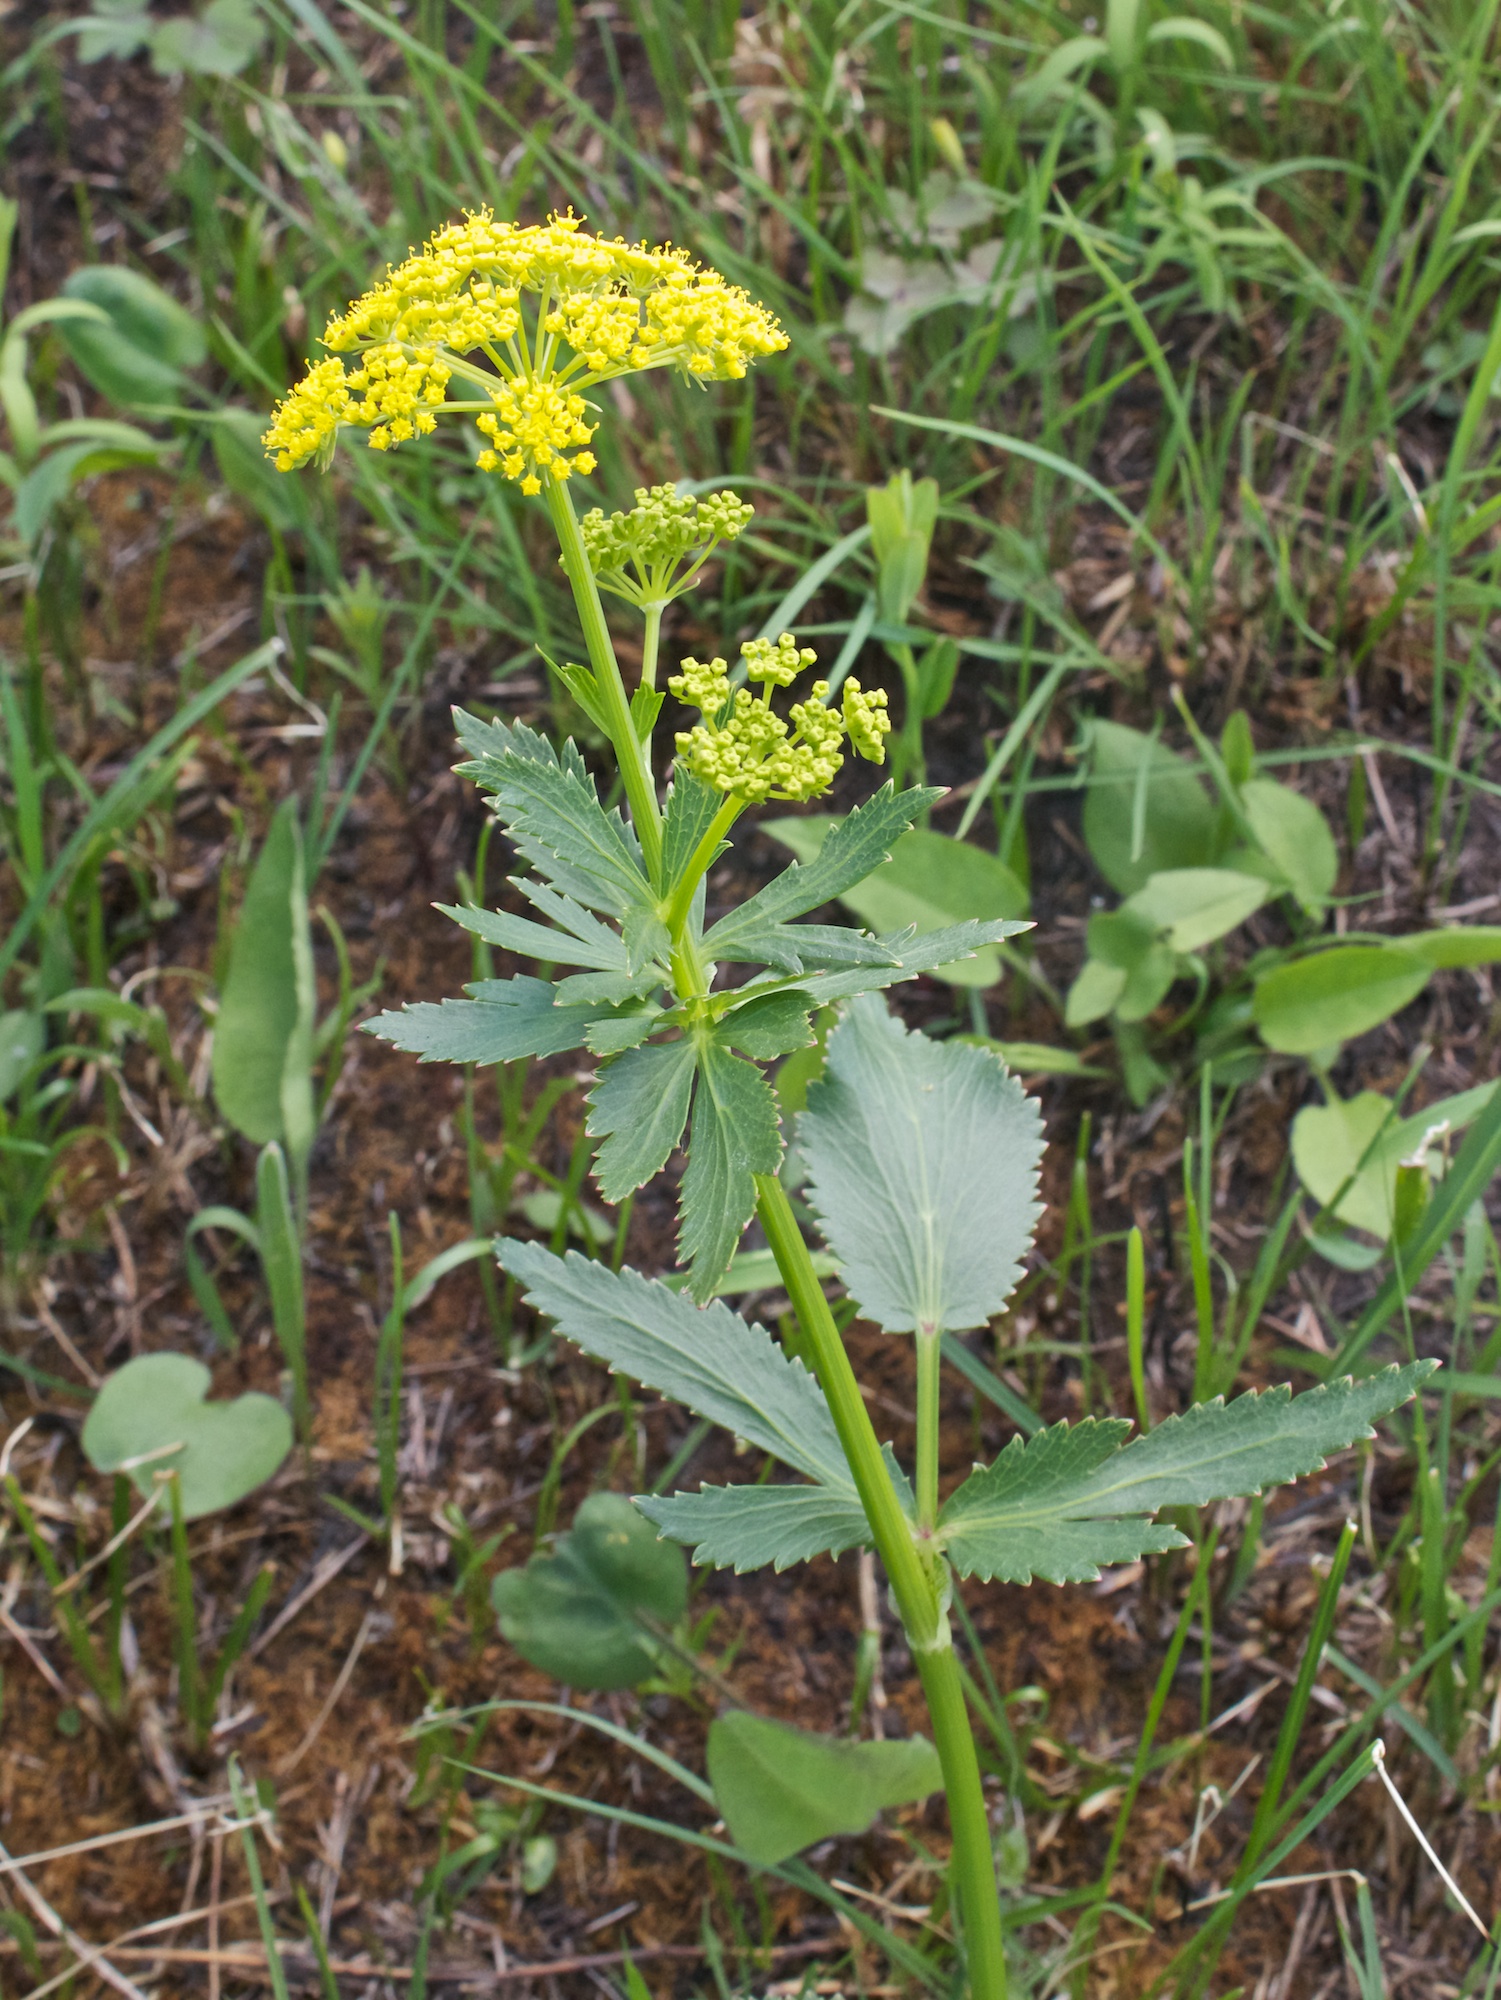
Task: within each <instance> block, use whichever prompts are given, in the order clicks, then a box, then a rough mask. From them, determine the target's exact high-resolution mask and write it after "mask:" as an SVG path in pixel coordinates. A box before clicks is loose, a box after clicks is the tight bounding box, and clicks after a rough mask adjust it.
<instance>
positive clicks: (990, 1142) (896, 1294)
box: [797, 999, 1043, 1333]
mask: <svg viewBox="0 0 1501 2000" xmlns="http://www.w3.org/2000/svg"><path fill="white" fill-rule="evenodd" d="M797 1143H798V1148H799V1150H800V1152H801V1153H802V1156H803V1158H804V1160H805V1162H806V1163H807V1167H808V1175H809V1181H808V1193H809V1199H810V1200H811V1201H812V1204H813V1206H814V1208H815V1209H816V1210H817V1212H818V1215H819V1217H820V1220H821V1223H822V1227H823V1232H824V1235H825V1237H826V1238H827V1240H828V1243H829V1247H830V1249H832V1250H833V1252H834V1254H835V1256H836V1257H838V1259H839V1261H840V1264H841V1266H842V1269H843V1276H844V1282H845V1284H846V1286H847V1287H848V1288H849V1291H850V1293H851V1295H852V1296H853V1297H854V1298H855V1299H857V1300H858V1301H859V1304H860V1308H861V1310H862V1312H863V1313H864V1314H865V1315H866V1317H867V1318H870V1319H873V1320H875V1321H876V1322H877V1323H878V1324H879V1325H880V1326H882V1327H884V1328H885V1329H886V1331H887V1332H888V1333H909V1332H912V1331H914V1330H916V1329H919V1328H920V1329H923V1330H924V1331H930V1332H940V1331H943V1330H945V1329H948V1330H954V1331H957V1330H959V1329H962V1328H965V1327H972V1326H982V1325H983V1324H984V1323H985V1322H986V1321H987V1320H988V1319H989V1318H990V1316H991V1315H992V1313H995V1312H998V1311H999V1310H1000V1308H1001V1306H1002V1305H1003V1304H1004V1303H1005V1300H1006V1298H1007V1295H1008V1294H1009V1293H1010V1291H1011V1288H1012V1286H1013V1285H1014V1284H1015V1283H1016V1280H1017V1278H1018V1277H1019V1276H1020V1274H1021V1267H1022V1259H1023V1258H1024V1257H1025V1255H1026V1253H1027V1250H1028V1247H1029V1246H1030V1244H1031V1241H1032V1234H1033V1231H1034V1229H1035V1228H1036V1225H1037V1219H1038V1217H1039V1216H1040V1214H1041V1212H1042V1211H1041V1207H1040V1204H1039V1203H1038V1200H1037V1174H1038V1167H1039V1165H1040V1162H1041V1159H1042V1151H1043V1136H1042V1120H1041V1117H1040V1115H1039V1113H1038V1109H1037V1105H1036V1103H1035V1102H1034V1101H1033V1100H1032V1099H1031V1098H1029V1097H1028V1096H1027V1095H1026V1093H1025V1092H1024V1091H1023V1090H1022V1087H1021V1085H1020V1084H1019V1083H1018V1082H1017V1080H1016V1079H1015V1077H1012V1076H1010V1075H1008V1074H1007V1072H1006V1069H1005V1067H1004V1065H1003V1064H1002V1063H1001V1062H1000V1061H999V1060H998V1059H997V1057H995V1056H994V1055H992V1054H991V1053H990V1051H989V1050H987V1049H981V1048H975V1047H973V1046H972V1045H969V1044H965V1043H958V1042H934V1041H930V1040H929V1039H928V1037H927V1036H925V1035H921V1034H909V1033H908V1031H907V1030H906V1029H905V1028H904V1027H903V1026H902V1024H901V1022H900V1021H898V1020H897V1019H895V1017H894V1016H893V1015H891V1014H889V1013H888V1012H887V1010H886V1008H885V1007H884V1005H882V1003H881V1002H880V1001H878V1000H875V999H867V1000H863V1001H858V1002H856V1003H855V1004H854V1005H853V1006H851V1007H850V1009H849V1011H848V1012H847V1013H846V1015H845V1017H844V1019H843V1020H842V1021H841V1022H840V1024H839V1026H838V1027H837V1028H836V1029H835V1030H834V1032H833V1033H832V1034H831V1035H830V1036H829V1040H828V1050H827V1057H826V1062H825V1068H824V1076H823V1079H822V1080H821V1081H820V1082H817V1083H815V1084H813V1085H812V1086H811V1087H810V1089H809V1092H808V1109H807V1110H806V1112H805V1113H804V1114H803V1116H802V1118H801V1119H800V1120H799V1121H798V1128H797Z"/></svg>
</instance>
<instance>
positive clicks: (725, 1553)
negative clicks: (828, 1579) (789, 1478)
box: [636, 1485, 870, 1575]
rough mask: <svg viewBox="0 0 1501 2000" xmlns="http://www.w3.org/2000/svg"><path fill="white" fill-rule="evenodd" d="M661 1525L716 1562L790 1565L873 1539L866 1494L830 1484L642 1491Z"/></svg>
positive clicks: (699, 1556)
mask: <svg viewBox="0 0 1501 2000" xmlns="http://www.w3.org/2000/svg"><path fill="white" fill-rule="evenodd" d="M636 1505H637V1506H638V1507H639V1508H640V1509H641V1511H642V1513H643V1514H644V1515H645V1516H646V1517H647V1519H648V1520H649V1521H651V1522H653V1523H654V1524H655V1525H656V1527H657V1528H658V1530H659V1531H660V1532H661V1533H662V1534H664V1535H667V1536H669V1537H670V1538H671V1539H672V1540H673V1541H675V1542H683V1543H686V1544H688V1545H690V1546H691V1547H692V1550H693V1560H694V1562H695V1563H698V1564H700V1565H704V1566H708V1567H712V1568H714V1569H733V1570H734V1571H736V1573H737V1574H739V1575H743V1574H744V1573H745V1572H746V1571H747V1570H754V1569H764V1568H765V1567H766V1566H767V1564H768V1563H769V1564H770V1565H771V1567H772V1568H773V1569H776V1570H784V1569H786V1568H788V1566H789V1565H790V1564H792V1563H798V1562H811V1560H812V1559H813V1557H814V1556H821V1555H836V1556H837V1555H840V1554H841V1553H842V1552H843V1551H844V1550H845V1549H852V1548H855V1547H857V1546H859V1545H860V1544H861V1543H864V1542H868V1541H869V1540H870V1528H869V1525H868V1523H867V1522H866V1519H865V1510H864V1508H862V1507H861V1505H860V1501H859V1498H858V1496H857V1495H856V1494H854V1493H853V1492H850V1491H844V1492H840V1491H837V1490H835V1489H833V1488H830V1487H828V1486H821V1485H818V1486H701V1487H700V1488H699V1490H698V1492H697V1493H674V1494H673V1495H672V1496H671V1498H665V1497H638V1499H637V1501H636Z"/></svg>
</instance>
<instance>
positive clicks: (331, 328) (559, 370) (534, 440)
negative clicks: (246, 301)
mask: <svg viewBox="0 0 1501 2000" xmlns="http://www.w3.org/2000/svg"><path fill="white" fill-rule="evenodd" d="M528 294H530V295H531V297H532V298H533V299H534V301H535V304H534V306H533V307H531V308H530V309H529V310H525V311H524V310H523V299H524V298H525V297H526V295H528ZM323 345H324V346H325V347H326V348H327V349H328V350H329V358H328V359H326V360H322V361H315V362H313V363H311V364H310V366H309V368H308V372H307V374H306V375H305V376H304V377H303V379H302V381H301V382H299V383H298V384H297V386H296V388H294V389H293V390H292V392H291V394H290V395H289V396H287V398H286V399H285V401H283V402H282V403H281V404H280V405H278V407H277V409H276V412H275V414H274V416H273V418H272V421H271V427H270V429H269V430H268V431H267V432H266V435H265V439H264V443H265V446H266V450H267V452H268V453H269V454H270V455H272V456H273V457H274V458H275V460H276V463H277V466H278V467H279V469H280V470H281V471H283V472H287V471H290V470H291V469H292V468H293V467H294V466H297V465H301V464H303V463H305V462H306V461H307V460H308V459H310V458H315V457H316V458H319V459H320V460H322V461H324V462H326V460H327V457H328V455H329V454H330V453H331V452H332V450H333V446H334V441H335V438H336V437H337V435H338V431H339V428H340V426H341V425H343V424H351V425H355V426H358V427H359V428H361V429H364V430H366V431H368V432H369V443H370V445H371V446H372V448H373V449H375V450H377V451H384V450H387V449H388V448H389V447H390V446H392V445H397V444H404V443H405V442H406V441H407V440H408V439H409V438H412V437H416V436H418V435H420V434H422V433H425V432H428V431H431V430H433V429H434V428H435V426H436V423H437V419H438V415H439V413H440V412H443V411H452V412H457V413H462V414H468V415H472V416H474V418H475V421H476V423H477V425H478V428H479V430H480V431H481V432H482V433H483V435H484V436H485V437H486V438H487V439H488V440H489V443H488V444H487V445H486V446H485V447H484V448H483V449H482V450H481V451H480V453H479V455H478V458H477V461H476V462H477V463H478V465H479V466H480V467H481V469H482V470H484V471H486V472H492V471H499V472H502V473H503V474H504V475H505V477H506V478H507V479H513V480H517V481H519V483H520V486H521V490H522V492H523V493H538V492H540V491H541V488H542V481H543V479H544V478H551V479H560V480H561V479H567V478H568V477H569V476H570V475H571V474H572V473H574V472H583V473H588V472H592V471H593V469H594V457H593V454H592V453H591V452H590V451H589V450H588V449H587V447H588V444H589V441H590V439H591V438H592V436H593V434H594V429H595V425H594V423H593V421H592V420H591V417H590V415H589V405H588V404H587V403H586V402H585V400H584V398H583V396H582V394H581V393H580V391H582V390H584V389H587V388H589V387H591V386H592V385H593V384H594V383H597V382H605V381H608V380H610V379H611V378H612V377H614V376H617V375H627V374H632V373H635V372H639V371H640V370H642V369H647V368H666V367H674V368H678V369H680V370H681V371H682V372H683V373H684V374H687V375H691V376H695V377H698V378H699V379H701V380H706V381H708V380H718V381H723V380H728V379H734V378H738V377H739V376H742V375H744V373H745V371H746V368H747V366H748V365H749V364H750V363H751V362H752V361H754V360H756V359H758V358H759V357H760V356H761V355H765V354H775V353H776V352H778V350H779V349H781V348H783V347H785V346H786V345H787V336H786V335H785V334H784V333H783V332H782V330H781V328H780V327H779V326H778V325H777V322H776V320H775V319H774V318H773V317H772V316H771V314H770V313H768V312H767V311H766V310H765V309H764V307H762V306H759V305H757V304H756V302H755V301H754V300H753V299H752V298H750V297H749V296H748V295H747V294H746V293H745V292H743V291H742V290H741V289H740V288H739V286H738V285H732V284H730V283H729V282H728V281H727V280H726V279H724V278H722V277H721V276H720V275H719V273H718V272H717V271H712V270H708V269H705V268H704V267H702V266H701V265H698V264H696V263H695V262H694V261H693V259H692V258H690V257H689V256H688V255H687V254H686V253H685V252H684V251H681V250H677V249H674V248H673V247H672V246H671V245H670V244H667V245H662V246H659V247H658V248H656V249H651V248H648V247H647V246H646V245H645V244H630V243H626V242H624V241H623V240H621V239H617V240H615V241H613V242H609V241H606V240H604V239H603V238H600V237H596V236H590V235H588V234H586V233H585V232H584V231H583V230H582V229H581V228H580V226H579V221H578V218H577V217H576V216H574V215H572V214H567V215H555V216H553V217H552V218H551V219H550V220H549V221H547V222H545V223H540V224H536V225H533V226H526V227H523V226H520V225H518V224H516V223H512V222H497V221H496V220H495V218H494V217H493V216H492V215H490V214H489V213H488V212H487V211H482V212H481V213H479V214H477V215H469V216H466V217H465V219H464V221H463V222H457V223H451V224H449V226H448V227H447V228H445V229H440V230H439V231H438V232H437V233H436V234H435V235H434V236H433V237H432V238H431V240H430V241H429V242H428V243H427V244H426V246H425V247H424V248H423V249H421V250H418V251H414V252H413V253H412V255H411V256H409V257H408V258H407V259H406V261H405V262H404V263H402V264H397V265H394V266H393V267H392V268H391V269H390V270H388V271H387V273H386V275H385V277H384V278H383V279H382V280H381V281H380V283H379V284H377V285H375V286H373V287H372V288H371V290H370V291H368V292H366V293H365V294H364V296H363V297H362V298H358V299H356V300H355V301H354V303H353V304H352V305H351V306H350V307H349V309H348V311H347V312H344V313H339V314H335V315H334V317H333V318H332V319H331V320H330V321H329V323H328V326H327V328H326V330H325V332H324V335H323ZM345 356H347V357H349V359H348V361H346V360H345V359H343V358H342V357H345ZM461 384H462V385H463V386H464V387H465V388H467V389H469V390H470V391H472V392H473V393H472V394H470V395H469V396H463V395H458V396H456V395H454V394H453V393H451V392H452V391H453V390H454V389H456V388H457V387H459V385H461Z"/></svg>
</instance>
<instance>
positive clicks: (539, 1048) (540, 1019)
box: [364, 977, 651, 1063]
mask: <svg viewBox="0 0 1501 2000" xmlns="http://www.w3.org/2000/svg"><path fill="white" fill-rule="evenodd" d="M464 991H465V992H466V993H468V994H470V995H471V996H472V997H471V998H470V999H468V1000H418V1001H416V1002H414V1003H413V1004H412V1005H410V1006H406V1007H400V1008H397V1009H394V1010H390V1011H388V1012H386V1013H384V1014H377V1015H376V1016H375V1018H374V1020H373V1021H366V1022H365V1023H364V1028H365V1032H366V1034H370V1035H378V1036H379V1037H380V1039H381V1040H382V1041H383V1042H392V1043H394V1044H395V1046H396V1047H397V1048H398V1049H406V1050H407V1051H408V1053H409V1054H412V1055H416V1056H419V1057H420V1058H421V1059H422V1061H423V1062H459V1063H467V1062H477V1063H498V1062H514V1061H515V1060H516V1059H517V1058H518V1057H519V1056H556V1055H562V1054H563V1053H564V1051H565V1050H567V1049H576V1048H580V1047H582V1045H583V1042H584V1036H585V1033H586V1031H587V1030H588V1029H589V1027H590V1024H591V1023H592V1022H593V1021H594V1019H595V1016H596V1015H597V1014H598V1012H599V1010H598V1008H597V1007H592V1006H591V1007H558V1006H555V1005H554V994H555V992H556V988H554V987H552V986H549V985H548V983H547V981H546V980H545V979H528V978H525V977H520V978H517V979H477V980H476V981H475V982H474V984H473V985H472V986H466V987H465V988H464ZM650 1032H651V1023H650V1021H649V1020H648V1021H647V1022H646V1024H645V1025H644V1027H643V1028H642V1033H643V1035H646V1034H649V1033H650Z"/></svg>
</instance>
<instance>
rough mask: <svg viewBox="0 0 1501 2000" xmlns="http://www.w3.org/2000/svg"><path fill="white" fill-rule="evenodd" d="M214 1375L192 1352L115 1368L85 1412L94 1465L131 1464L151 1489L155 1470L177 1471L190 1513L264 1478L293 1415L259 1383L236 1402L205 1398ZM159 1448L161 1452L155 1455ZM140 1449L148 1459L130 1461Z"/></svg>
mask: <svg viewBox="0 0 1501 2000" xmlns="http://www.w3.org/2000/svg"><path fill="white" fill-rule="evenodd" d="M210 1379H211V1378H210V1376H209V1372H208V1370H207V1369H206V1368H205V1367H204V1365H203V1363H202V1362H201V1361H195V1360H194V1359H193V1357H192V1356H191V1355H188V1354H139V1355H137V1356H136V1358H135V1359H134V1360H133V1361H127V1362H126V1364H125V1366H124V1367H123V1368H117V1369H116V1370H115V1372H114V1374H113V1375H110V1376H108V1377H107V1378H106V1379H105V1382H104V1385H103V1387H102V1388H101V1389H100V1391H99V1393H98V1395H97V1396H96V1397H95V1398H94V1402H93V1407H92V1408H91V1409H90V1411H89V1414H88V1416H87V1417H86V1418H85V1419H84V1425H83V1448H84V1451H85V1453H86V1454H87V1456H88V1460H89V1463H90V1464H91V1465H92V1466H93V1468H94V1470H95V1471H96V1472H117V1471H121V1470H125V1469H126V1468H127V1467H128V1468H129V1477H130V1478H131V1480H132V1481H133V1482H134V1484H135V1485H136V1486H137V1487H138V1488H139V1490H140V1491H141V1492H142V1493H148V1494H149V1493H151V1492H152V1491H153V1490H154V1488H155V1485H156V1481H155V1478H154V1474H156V1473H157V1472H166V1471H175V1472H176V1474H177V1476H178V1480H179V1482H180V1486H181V1492H182V1511H183V1516H184V1518H185V1519H186V1520H189V1521H195V1520H197V1519H198V1518H199V1517H200V1516H201V1515H203V1514H217V1513H218V1512H220V1511H221V1509H223V1508H225V1507H233V1506H234V1504H235V1502H236V1501H237V1500H243V1499H244V1498H245V1495H246V1494H247V1493H253V1492H254V1491H255V1489H256V1487H257V1486H263V1485H264V1484H265V1482H266V1481H267V1480H268V1479H269V1478H271V1476H272V1474H273V1473H275V1472H276V1471H277V1470H278V1469H279V1467H280V1466H281V1463H282V1461H283V1459H284V1458H285V1457H286V1455H287V1453H288V1452H289V1451H290V1450H291V1449H292V1419H291V1418H290V1417H289V1416H288V1415H287V1413H286V1411H285V1410H284V1409H283V1408H282V1406H281V1404H280V1403H278V1402H276V1401H275V1400H274V1398H272V1397H270V1396H263V1395H261V1394H260V1393H259V1392H257V1391H254V1390H252V1391H251V1392H250V1393H249V1394H247V1395H244V1396H237V1397H236V1398H235V1399H234V1401H233V1402H231V1403H210V1402H207V1401H205V1398H206V1396H207V1395H208V1390H209V1383H210ZM165 1447H177V1448H176V1449H173V1450H167V1449H164V1448H165ZM157 1452H161V1453H162V1456H160V1457H155V1456H150V1455H151V1454H154V1453H157ZM142 1457H148V1458H149V1462H148V1463H147V1464H145V1465H135V1464H132V1463H131V1461H133V1460H136V1459H140V1458H142Z"/></svg>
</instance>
